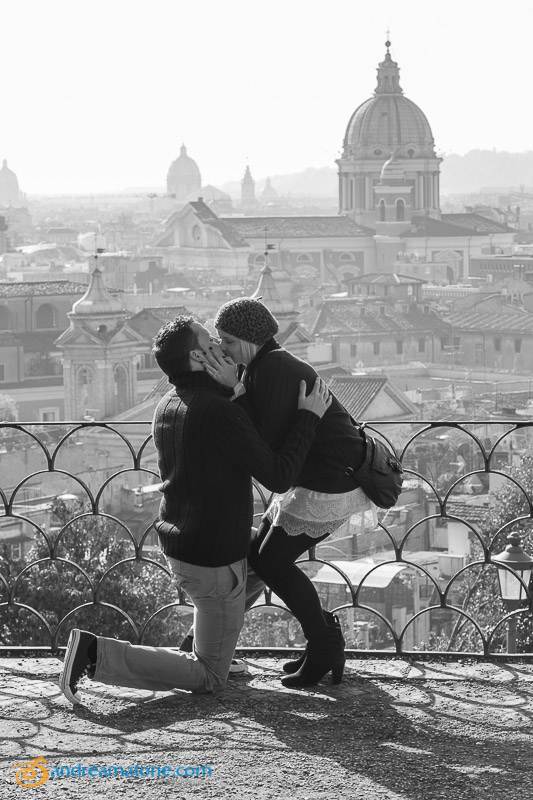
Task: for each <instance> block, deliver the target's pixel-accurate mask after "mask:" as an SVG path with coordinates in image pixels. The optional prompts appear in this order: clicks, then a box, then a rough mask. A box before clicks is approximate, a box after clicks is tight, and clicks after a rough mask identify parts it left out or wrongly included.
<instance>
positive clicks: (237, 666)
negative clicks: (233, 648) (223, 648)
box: [229, 658, 249, 675]
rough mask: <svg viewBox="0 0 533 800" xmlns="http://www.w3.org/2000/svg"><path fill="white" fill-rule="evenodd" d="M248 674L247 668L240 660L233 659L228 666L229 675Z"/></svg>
mask: <svg viewBox="0 0 533 800" xmlns="http://www.w3.org/2000/svg"><path fill="white" fill-rule="evenodd" d="M248 672H249V670H248V667H247V666H246V664H245V663H244V661H242V660H241V659H240V658H234V659H233V660H232V662H231V664H230V668H229V673H230V675H247V674H248Z"/></svg>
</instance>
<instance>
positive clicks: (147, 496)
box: [0, 415, 533, 658]
mask: <svg viewBox="0 0 533 800" xmlns="http://www.w3.org/2000/svg"><path fill="white" fill-rule="evenodd" d="M368 427H370V428H371V429H372V430H373V431H374V432H375V433H376V434H378V435H381V436H383V437H384V438H385V439H386V440H387V441H388V442H389V443H390V444H391V445H392V446H393V447H394V448H395V450H396V452H397V454H398V457H399V458H400V460H401V462H402V464H403V467H404V473H405V485H404V489H403V492H402V495H401V497H400V499H399V502H398V504H397V506H396V507H394V508H393V509H390V510H388V511H383V512H379V521H378V524H377V527H372V526H370V527H369V526H368V525H365V526H362V521H361V520H357V519H353V520H351V521H350V522H349V523H347V524H346V525H345V526H343V528H341V529H340V530H339V531H337V532H336V533H335V534H334V535H333V536H331V537H329V538H328V539H326V540H325V541H324V542H321V543H320V544H319V545H318V546H317V547H316V548H313V549H312V550H311V551H310V552H309V554H308V557H307V558H305V559H302V560H301V564H300V566H301V567H302V569H304V570H305V571H306V572H307V573H308V574H309V577H310V578H311V579H312V580H313V582H314V584H315V586H316V587H317V590H318V592H319V595H320V597H321V600H322V602H323V605H324V607H325V608H328V609H329V610H332V611H335V613H337V614H338V616H339V618H340V621H341V624H342V626H343V630H344V634H345V638H346V640H347V646H348V647H349V648H350V649H352V650H354V651H361V652H363V651H364V652H365V653H368V654H372V655H379V654H383V655H391V653H392V654H396V655H406V654H411V653H416V654H418V655H419V654H421V653H422V652H423V651H431V652H437V651H438V652H447V653H449V654H450V655H457V654H462V655H464V654H465V653H471V654H475V655H476V656H478V657H482V658H492V657H498V655H499V654H507V653H508V652H509V651H514V650H515V648H516V649H517V650H518V652H519V654H520V656H521V657H522V658H528V657H533V654H532V655H529V653H528V650H530V649H531V647H530V645H529V644H528V642H529V641H530V640H531V636H530V635H529V632H530V631H531V629H532V628H533V615H532V611H533V604H532V594H531V591H530V587H529V586H528V585H526V583H525V582H524V580H522V584H523V587H524V590H525V597H526V599H525V600H524V602H523V603H522V605H521V606H520V607H519V608H518V609H516V610H513V611H511V612H509V613H507V612H506V609H505V606H504V604H503V602H502V601H501V599H500V598H499V595H498V588H497V587H498V581H497V578H496V573H497V567H496V565H495V563H494V561H493V558H494V555H495V554H497V553H498V552H500V551H501V550H503V549H504V547H505V540H506V537H507V536H508V535H509V533H510V532H511V531H518V533H519V534H520V536H521V538H522V542H523V545H524V548H525V549H526V550H527V549H528V547H529V549H530V550H533V500H532V497H533V470H532V469H531V466H532V463H533V462H532V461H531V457H530V455H529V453H530V451H531V441H532V437H533V422H529V421H528V420H526V419H525V418H522V417H518V415H517V416H516V418H515V419H511V420H509V419H494V418H492V419H490V420H487V421H485V420H483V421H461V422H450V421H428V422H419V421H416V422H414V421H411V422H408V423H398V422H393V421H391V422H386V423H385V422H384V423H380V424H379V425H378V424H372V425H369V426H368ZM158 481H159V476H158V472H157V463H156V454H155V449H154V446H153V443H152V440H151V432H150V423H149V422H135V421H127V422H105V423H104V422H94V421H90V422H89V421H83V422H64V423H35V424H34V423H24V424H23V423H1V424H0V648H1V649H2V650H3V651H6V650H13V649H14V648H19V647H23V648H36V647H39V648H47V649H50V650H52V651H55V650H56V649H57V648H58V647H61V646H64V644H65V643H66V640H67V638H68V634H69V631H70V629H71V628H72V627H75V626H76V627H88V628H90V629H91V630H94V631H95V632H97V633H100V634H101V635H110V636H118V637H119V638H125V639H129V640H130V641H134V642H144V643H149V644H159V645H162V644H165V645H175V644H176V638H177V637H178V639H179V636H180V634H181V633H185V632H186V631H187V629H188V627H189V625H190V622H191V619H192V616H191V612H192V608H191V605H190V603H189V602H188V600H187V597H186V596H184V595H183V594H180V593H179V592H177V590H176V589H175V588H174V584H173V582H172V579H171V573H170V571H169V569H168V567H167V565H166V562H165V559H164V557H163V556H162V554H161V553H160V550H159V547H158V544H157V536H156V533H155V529H154V526H153V521H154V519H155V518H156V516H157V508H158V503H159V497H160V494H159V491H158ZM267 501H268V494H267V493H265V492H264V490H262V489H261V487H256V515H257V518H258V519H259V518H260V516H261V514H262V512H263V510H264V508H265V506H266V503H267ZM303 641H304V640H303V638H302V634H301V631H300V629H299V625H298V624H297V623H296V622H295V621H294V620H293V619H292V618H291V615H290V614H289V612H288V611H287V609H284V607H283V605H282V603H281V601H279V598H276V597H275V596H273V595H272V594H271V592H270V591H269V590H268V589H265V593H264V597H263V598H262V599H261V602H260V603H258V604H257V605H256V606H254V607H253V608H252V609H251V610H250V611H249V612H248V614H247V621H246V623H245V628H244V629H243V634H242V636H241V642H240V643H241V644H242V645H243V646H248V647H250V648H257V647H268V648H276V647H281V646H283V647H287V646H291V647H292V646H299V645H301V644H303ZM516 642H518V646H517V645H516Z"/></svg>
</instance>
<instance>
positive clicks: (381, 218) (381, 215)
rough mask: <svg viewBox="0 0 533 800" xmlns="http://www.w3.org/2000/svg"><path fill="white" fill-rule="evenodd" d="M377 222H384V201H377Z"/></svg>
mask: <svg viewBox="0 0 533 800" xmlns="http://www.w3.org/2000/svg"><path fill="white" fill-rule="evenodd" d="M379 221H380V222H385V200H380V201H379Z"/></svg>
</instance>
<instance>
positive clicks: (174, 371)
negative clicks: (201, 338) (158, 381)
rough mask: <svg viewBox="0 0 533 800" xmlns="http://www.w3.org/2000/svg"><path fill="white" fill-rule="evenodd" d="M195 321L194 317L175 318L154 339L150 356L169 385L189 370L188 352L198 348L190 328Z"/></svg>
mask: <svg viewBox="0 0 533 800" xmlns="http://www.w3.org/2000/svg"><path fill="white" fill-rule="evenodd" d="M197 321H198V320H197V319H196V318H195V317H176V319H173V320H171V321H170V322H167V323H166V324H165V325H163V327H162V328H160V329H159V330H158V332H157V334H156V335H155V337H154V344H153V347H152V354H153V356H154V358H155V360H156V361H157V363H158V365H159V367H160V368H161V369H162V370H163V372H164V373H165V374H166V375H168V380H169V381H170V383H175V382H176V380H177V379H178V377H179V375H180V374H181V373H183V372H190V370H191V364H190V360H189V356H190V352H191V350H197V349H198V348H199V347H200V345H199V343H198V338H197V336H196V334H195V333H194V331H193V330H192V328H191V323H193V322H197Z"/></svg>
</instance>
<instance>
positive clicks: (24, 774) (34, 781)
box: [13, 756, 50, 789]
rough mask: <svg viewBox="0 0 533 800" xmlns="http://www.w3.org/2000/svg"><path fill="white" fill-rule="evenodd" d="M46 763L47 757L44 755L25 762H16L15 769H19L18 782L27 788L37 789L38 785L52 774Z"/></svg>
mask: <svg viewBox="0 0 533 800" xmlns="http://www.w3.org/2000/svg"><path fill="white" fill-rule="evenodd" d="M45 764H46V758H44V756H39V757H38V758H33V759H32V760H31V761H26V762H25V763H24V764H15V765H14V766H13V769H18V772H17V774H16V775H15V780H16V782H17V783H18V784H19V786H25V787H26V788H27V789H35V787H36V786H41V785H42V784H43V783H46V781H47V780H48V778H49V777H50V775H49V774H48V770H47V769H46V767H45V766H44V765H45Z"/></svg>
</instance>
